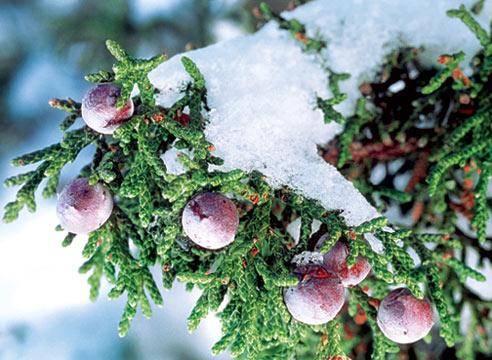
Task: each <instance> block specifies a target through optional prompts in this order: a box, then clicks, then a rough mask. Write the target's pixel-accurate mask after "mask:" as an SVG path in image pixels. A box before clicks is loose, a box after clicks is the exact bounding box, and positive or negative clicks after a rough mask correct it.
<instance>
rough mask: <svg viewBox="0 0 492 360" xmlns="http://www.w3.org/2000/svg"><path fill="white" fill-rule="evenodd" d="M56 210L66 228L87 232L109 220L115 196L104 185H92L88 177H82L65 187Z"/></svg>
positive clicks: (78, 232)
mask: <svg viewBox="0 0 492 360" xmlns="http://www.w3.org/2000/svg"><path fill="white" fill-rule="evenodd" d="M56 211H57V213H58V217H59V219H60V222H61V225H62V226H63V228H64V229H65V230H67V231H69V232H71V233H74V234H87V233H90V232H91V231H94V230H96V229H98V228H100V227H101V226H102V225H103V224H104V223H105V222H106V220H108V218H109V216H110V215H111V212H112V211H113V198H112V197H111V194H110V193H109V191H108V190H107V189H106V188H105V187H104V186H103V185H101V184H96V185H95V186H91V185H89V182H88V181H87V179H85V178H80V179H76V180H74V181H72V182H71V183H70V184H68V185H67V187H65V189H63V191H62V192H61V194H60V196H59V197H58V203H57V206H56Z"/></svg>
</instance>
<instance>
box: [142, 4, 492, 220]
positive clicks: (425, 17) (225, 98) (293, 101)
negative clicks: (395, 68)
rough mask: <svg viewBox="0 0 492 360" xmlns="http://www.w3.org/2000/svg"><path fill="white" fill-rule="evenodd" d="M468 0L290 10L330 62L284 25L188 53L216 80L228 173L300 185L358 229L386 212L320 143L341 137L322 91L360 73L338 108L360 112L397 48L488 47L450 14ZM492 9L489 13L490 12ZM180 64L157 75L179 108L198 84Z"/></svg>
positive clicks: (211, 88)
mask: <svg viewBox="0 0 492 360" xmlns="http://www.w3.org/2000/svg"><path fill="white" fill-rule="evenodd" d="M461 2H462V1H454V0H452V1H432V2H431V1H427V0H416V1H406V2H404V1H391V0H384V1H377V2H376V1H360V0H336V1H332V0H330V1H328V0H326V1H321V0H318V1H313V2H311V3H309V4H307V5H305V6H302V7H299V8H298V9H297V10H295V11H293V12H290V13H285V14H284V16H285V17H289V18H290V17H293V18H297V19H298V20H300V21H301V22H303V23H304V24H305V25H306V27H307V29H308V32H309V33H310V34H311V35H315V34H317V35H321V36H322V38H323V40H325V41H326V42H327V48H326V49H325V50H323V52H322V60H321V59H320V58H319V57H315V56H314V55H309V54H306V53H305V52H303V51H302V49H301V47H300V46H299V44H298V43H297V42H295V40H293V39H292V38H291V37H290V35H289V34H288V33H287V32H286V31H283V30H279V29H278V27H277V25H276V24H274V23H269V24H267V25H266V26H265V27H264V28H263V29H262V30H260V31H259V32H257V33H256V34H254V35H249V36H244V37H240V38H236V39H234V40H231V41H226V42H221V43H218V44H215V45H212V46H209V47H206V48H204V49H200V50H196V51H192V52H189V53H187V56H188V57H190V58H191V59H192V60H193V61H194V62H196V64H197V66H198V67H199V68H200V70H201V71H202V73H203V74H204V76H205V80H206V82H207V91H208V103H209V105H210V108H211V109H212V110H211V111H210V113H209V121H210V122H209V124H208V125H207V128H206V130H205V133H206V136H207V139H208V140H209V141H210V142H212V143H213V144H214V145H215V148H216V151H215V154H214V155H216V156H219V157H221V158H223V159H224V161H225V163H224V165H223V166H222V167H221V169H223V170H231V169H236V168H240V169H243V170H246V171H250V170H259V171H261V172H262V173H263V174H265V175H266V176H267V179H268V181H269V182H270V183H271V184H272V185H274V186H280V185H288V186H291V187H292V188H294V189H295V190H297V191H299V192H300V193H302V194H303V195H304V196H307V197H309V198H313V199H316V200H319V201H320V202H321V204H322V205H323V206H324V207H326V208H327V209H341V210H343V213H342V216H344V218H345V219H346V220H347V223H348V225H358V224H360V223H361V222H363V221H367V220H369V219H372V218H375V217H376V216H377V215H378V214H377V211H376V210H375V209H374V208H373V207H371V206H370V205H369V203H368V202H367V201H366V200H365V198H364V197H363V196H362V195H361V194H360V193H359V192H358V191H357V190H356V189H355V188H354V187H353V186H352V184H351V183H350V182H349V181H347V180H346V179H344V178H343V176H342V175H341V174H340V173H338V171H337V170H336V169H335V168H334V167H332V166H331V165H329V164H327V163H325V162H324V160H323V159H321V157H320V156H318V153H317V145H318V144H322V143H326V142H327V141H329V140H330V139H332V138H333V137H334V136H335V135H336V134H338V133H339V132H340V131H341V126H340V125H339V124H337V123H335V122H331V123H329V124H324V122H323V114H322V112H321V111H320V110H317V109H316V106H315V100H316V95H318V96H320V97H323V98H328V97H330V96H331V94H330V91H329V90H328V80H327V76H326V71H325V70H324V69H323V66H327V67H328V68H330V69H331V70H333V71H336V72H345V73H350V74H351V75H352V77H351V79H349V80H348V81H345V82H341V83H340V86H341V89H342V91H343V92H346V93H347V94H348V100H347V101H344V102H343V103H342V104H340V105H338V106H337V107H336V109H337V110H338V111H340V112H342V113H343V114H344V115H350V114H352V112H353V108H354V104H355V100H356V99H357V98H358V97H359V92H358V85H359V84H360V83H361V82H362V81H363V80H364V79H366V78H370V77H371V76H373V75H374V74H375V72H376V71H377V69H378V68H380V65H381V64H382V62H383V60H384V57H385V56H386V55H387V54H389V53H390V52H391V51H392V50H393V49H395V48H397V47H399V46H402V45H406V46H413V47H420V46H423V47H424V48H426V49H427V50H426V51H425V52H424V53H423V56H424V57H425V59H426V60H427V62H433V61H434V60H435V58H436V57H437V55H439V54H441V53H448V52H455V51H458V50H463V51H465V53H466V54H467V55H468V56H471V55H472V54H473V53H474V52H475V51H476V50H478V49H479V43H478V41H477V40H476V39H475V38H474V36H473V34H471V33H470V32H469V31H467V30H466V29H465V26H464V25H463V24H461V23H460V22H458V21H455V20H453V19H449V18H448V17H447V16H446V10H448V9H450V8H453V7H457V6H458V5H459V4H460V3H461ZM473 2H474V0H472V1H470V0H466V1H464V3H465V4H466V5H471V4H472V3H473ZM489 5H490V4H488V5H487V6H488V8H486V9H484V11H483V14H487V13H490V10H491V9H490V7H489ZM482 20H483V19H482ZM422 24H424V25H422ZM423 26H425V31H422V30H423ZM180 58H181V56H180V55H177V56H175V57H174V58H172V59H170V60H169V61H167V62H165V63H163V64H161V65H160V66H159V67H158V68H157V69H155V70H154V71H153V72H152V73H151V74H150V76H149V77H150V79H151V82H152V83H153V84H154V85H155V86H156V87H157V88H158V89H159V90H160V91H161V93H160V95H159V96H158V98H157V101H158V103H160V104H161V105H164V106H169V105H172V104H173V103H174V102H175V100H177V99H178V98H179V91H180V89H181V88H182V87H183V86H184V84H185V83H186V82H187V81H189V77H188V75H187V74H186V72H185V71H184V70H183V68H182V65H181V62H180ZM321 62H324V64H321Z"/></svg>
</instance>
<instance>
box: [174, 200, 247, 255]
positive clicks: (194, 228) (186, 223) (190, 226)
mask: <svg viewBox="0 0 492 360" xmlns="http://www.w3.org/2000/svg"><path fill="white" fill-rule="evenodd" d="M181 221H182V224H183V230H184V232H185V233H186V235H188V237H189V238H190V239H191V240H192V241H193V242H194V243H195V244H197V245H198V246H200V247H202V248H205V249H209V250H216V249H220V248H223V247H224V246H227V245H229V244H230V243H232V242H233V241H234V237H235V236H236V231H237V227H238V225H239V216H238V212H237V208H236V205H234V203H233V202H232V201H231V200H229V199H228V198H227V197H225V196H224V195H221V194H217V193H210V192H208V193H202V194H199V195H197V196H195V197H194V198H193V199H191V200H190V201H189V202H188V203H187V204H186V206H185V208H184V210H183V216H182V218H181Z"/></svg>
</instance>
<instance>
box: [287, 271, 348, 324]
mask: <svg viewBox="0 0 492 360" xmlns="http://www.w3.org/2000/svg"><path fill="white" fill-rule="evenodd" d="M294 274H295V275H297V277H298V278H299V283H298V284H297V286H293V287H289V288H287V289H285V290H284V302H285V305H286V306H287V309H288V310H289V312H290V314H291V315H292V317H293V318H294V319H296V320H298V321H300V322H303V323H305V324H309V325H319V324H324V323H327V322H328V321H330V320H332V319H333V318H334V317H335V316H336V315H337V314H338V312H339V311H340V309H341V308H342V306H343V303H344V302H345V290H344V288H343V286H342V283H341V281H340V278H339V277H338V276H337V275H336V274H335V273H333V272H332V271H330V270H327V269H326V268H325V267H323V266H300V267H298V268H297V269H296V270H295V271H294Z"/></svg>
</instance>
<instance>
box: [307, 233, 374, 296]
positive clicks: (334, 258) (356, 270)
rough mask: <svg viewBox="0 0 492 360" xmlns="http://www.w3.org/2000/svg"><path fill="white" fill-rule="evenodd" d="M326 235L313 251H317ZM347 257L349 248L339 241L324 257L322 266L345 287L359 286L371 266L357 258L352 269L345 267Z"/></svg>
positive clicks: (345, 243)
mask: <svg viewBox="0 0 492 360" xmlns="http://www.w3.org/2000/svg"><path fill="white" fill-rule="evenodd" d="M327 236H328V235H327V234H325V235H323V236H322V237H321V238H320V239H319V240H318V243H317V244H316V247H315V250H316V251H319V249H320V248H321V246H322V245H323V243H324V242H325V240H326V238H327ZM348 255H349V247H348V244H347V242H346V241H344V240H339V241H337V242H336V244H335V245H333V247H332V248H331V249H330V251H328V252H327V253H326V254H325V255H324V265H325V266H326V267H327V268H328V269H331V270H332V271H333V272H335V273H336V274H337V275H338V276H339V277H340V279H341V280H342V284H343V286H345V287H350V286H355V285H357V284H359V283H360V282H361V281H362V280H364V279H365V278H366V276H367V275H368V274H369V272H370V271H371V265H369V263H368V262H367V260H366V259H364V258H363V257H361V256H359V257H357V260H356V262H355V264H354V266H352V267H348V265H347V257H348Z"/></svg>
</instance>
